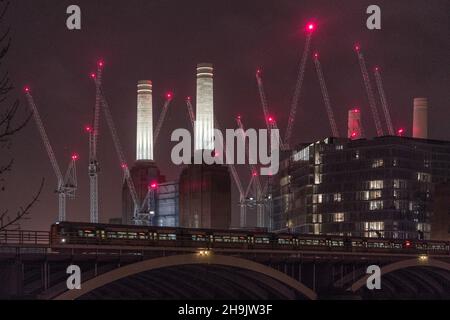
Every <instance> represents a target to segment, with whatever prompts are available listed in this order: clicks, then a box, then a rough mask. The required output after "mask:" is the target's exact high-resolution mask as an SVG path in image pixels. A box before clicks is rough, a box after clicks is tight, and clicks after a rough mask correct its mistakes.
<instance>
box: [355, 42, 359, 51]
mask: <svg viewBox="0 0 450 320" xmlns="http://www.w3.org/2000/svg"><path fill="white" fill-rule="evenodd" d="M354 48H355V50H356V51H359V50H361V46H360V45H359V44H358V43H357V44H355V47H354Z"/></svg>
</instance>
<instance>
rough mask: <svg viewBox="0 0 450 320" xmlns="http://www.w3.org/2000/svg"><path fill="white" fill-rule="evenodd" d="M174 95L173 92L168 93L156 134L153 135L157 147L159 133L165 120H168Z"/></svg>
mask: <svg viewBox="0 0 450 320" xmlns="http://www.w3.org/2000/svg"><path fill="white" fill-rule="evenodd" d="M172 99H173V94H172V92H168V93H167V94H166V101H165V102H164V106H163V108H162V111H161V115H160V116H159V119H158V122H157V123H156V127H155V132H154V134H153V144H154V145H156V141H157V140H158V137H159V133H160V132H161V128H162V125H163V123H164V119H165V118H166V114H167V110H168V109H169V105H170V103H171V102H172Z"/></svg>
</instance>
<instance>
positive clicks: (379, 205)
mask: <svg viewBox="0 0 450 320" xmlns="http://www.w3.org/2000/svg"><path fill="white" fill-rule="evenodd" d="M369 209H370V210H381V209H383V201H380V200H375V201H370V207H369Z"/></svg>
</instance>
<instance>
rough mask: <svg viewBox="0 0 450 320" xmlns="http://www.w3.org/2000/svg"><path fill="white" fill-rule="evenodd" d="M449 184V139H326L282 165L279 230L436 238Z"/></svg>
mask: <svg viewBox="0 0 450 320" xmlns="http://www.w3.org/2000/svg"><path fill="white" fill-rule="evenodd" d="M449 178H450V142H447V141H437V140H429V139H416V138H408V137H397V136H385V137H378V138H374V139H368V140H367V139H358V140H349V139H345V138H326V139H324V140H320V141H317V142H315V143H311V144H307V145H302V146H300V147H299V148H297V149H296V150H295V151H294V152H292V155H291V156H289V157H288V158H286V159H284V160H283V161H282V162H281V164H280V172H279V174H278V175H277V177H276V179H275V181H274V186H273V187H274V208H273V215H272V217H273V227H274V229H275V230H290V231H294V232H301V233H309V234H336V235H352V236H363V237H393V238H430V231H431V221H432V220H431V218H432V214H433V194H434V187H435V185H436V184H437V183H440V182H443V181H447V180H448V179H449ZM447 210H448V207H447Z"/></svg>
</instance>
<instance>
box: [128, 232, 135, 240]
mask: <svg viewBox="0 0 450 320" xmlns="http://www.w3.org/2000/svg"><path fill="white" fill-rule="evenodd" d="M128 239H137V233H136V232H128Z"/></svg>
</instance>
